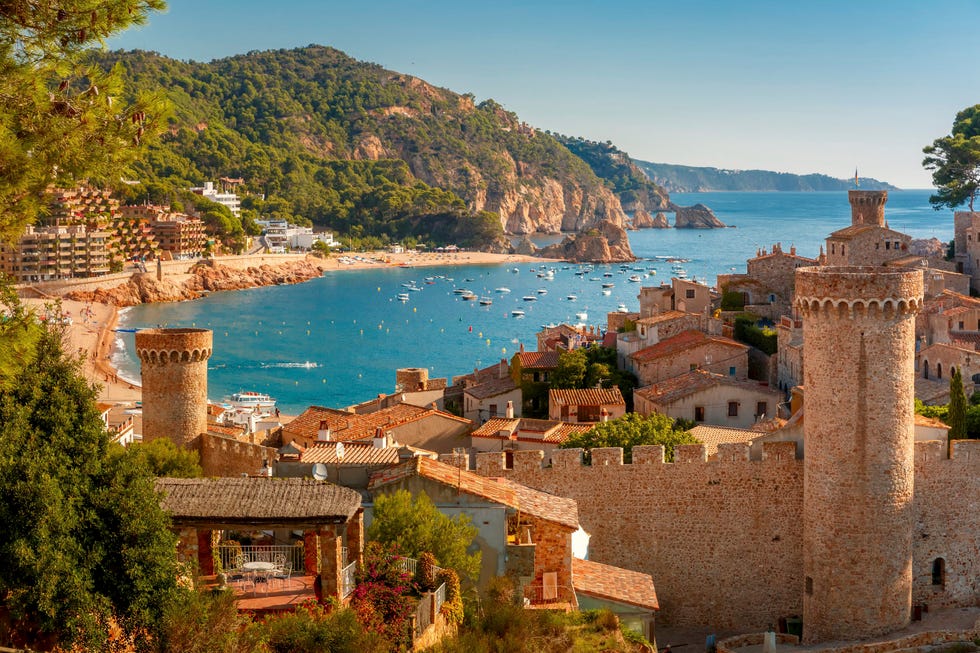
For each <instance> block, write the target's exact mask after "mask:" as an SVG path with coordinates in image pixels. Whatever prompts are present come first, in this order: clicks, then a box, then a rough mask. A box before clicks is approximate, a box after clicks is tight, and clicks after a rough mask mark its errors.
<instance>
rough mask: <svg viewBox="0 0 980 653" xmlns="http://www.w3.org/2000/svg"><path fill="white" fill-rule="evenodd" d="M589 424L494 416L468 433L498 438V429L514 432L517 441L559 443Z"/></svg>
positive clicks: (586, 427) (475, 435)
mask: <svg viewBox="0 0 980 653" xmlns="http://www.w3.org/2000/svg"><path fill="white" fill-rule="evenodd" d="M591 428H592V425H591V424H572V423H569V422H562V421H560V420H544V419H529V418H525V417H521V418H515V419H506V418H502V417H495V418H493V419H490V420H488V421H487V422H486V423H485V424H483V426H481V427H480V428H478V429H477V430H475V431H473V432H472V433H471V434H470V435H471V436H472V437H474V438H497V439H499V438H500V435H499V433H500V431H502V430H508V431H513V432H516V434H517V438H516V439H517V440H518V441H519V442H549V443H554V444H561V443H562V442H564V441H565V440H567V439H568V437H569V436H570V435H572V434H573V433H584V432H585V431H588V430H589V429H591Z"/></svg>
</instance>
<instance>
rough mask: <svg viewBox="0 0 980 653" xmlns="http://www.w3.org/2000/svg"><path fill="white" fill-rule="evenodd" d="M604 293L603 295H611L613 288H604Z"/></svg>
mask: <svg viewBox="0 0 980 653" xmlns="http://www.w3.org/2000/svg"><path fill="white" fill-rule="evenodd" d="M602 294H603V295H611V294H612V290H610V289H609V288H603V289H602Z"/></svg>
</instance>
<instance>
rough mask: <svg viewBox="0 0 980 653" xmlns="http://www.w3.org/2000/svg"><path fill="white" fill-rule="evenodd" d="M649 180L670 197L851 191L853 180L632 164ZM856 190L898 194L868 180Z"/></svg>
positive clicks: (638, 162)
mask: <svg viewBox="0 0 980 653" xmlns="http://www.w3.org/2000/svg"><path fill="white" fill-rule="evenodd" d="M636 165H637V166H639V167H640V169H641V170H643V171H644V172H645V173H646V174H647V175H649V177H650V179H652V180H653V181H654V182H656V183H657V184H659V185H661V186H663V187H664V188H666V189H667V190H668V191H669V192H671V193H685V192H707V191H817V190H848V189H850V188H854V179H835V178H834V177H829V176H827V175H819V174H812V175H794V174H790V173H788V172H772V171H770V170H722V169H719V168H696V167H692V166H679V165H672V164H670V163H649V162H647V161H639V160H637V161H636ZM860 187H861V188H864V189H867V190H898V188H896V187H895V186H892V185H891V184H888V183H885V182H883V181H878V180H877V179H871V178H867V177H861V178H860Z"/></svg>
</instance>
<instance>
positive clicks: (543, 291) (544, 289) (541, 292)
mask: <svg viewBox="0 0 980 653" xmlns="http://www.w3.org/2000/svg"><path fill="white" fill-rule="evenodd" d="M538 294H539V295H547V294H548V289H547V288H538Z"/></svg>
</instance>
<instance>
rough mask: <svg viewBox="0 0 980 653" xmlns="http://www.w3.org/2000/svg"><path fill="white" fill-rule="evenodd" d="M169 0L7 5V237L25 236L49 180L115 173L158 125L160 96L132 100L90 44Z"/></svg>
mask: <svg viewBox="0 0 980 653" xmlns="http://www.w3.org/2000/svg"><path fill="white" fill-rule="evenodd" d="M164 7H165V4H164V2H163V0H105V2H98V3H92V2H86V1H83V0H57V1H55V2H50V3H44V4H38V3H37V2H34V0H9V1H6V2H3V3H0V97H2V98H3V110H2V111H0V216H2V218H0V236H2V237H6V238H13V237H16V236H18V235H19V234H20V233H21V232H22V231H23V228H24V226H25V225H27V224H28V223H30V222H31V221H32V220H33V218H34V217H35V216H36V215H37V212H38V210H39V209H40V201H41V197H42V195H43V191H44V189H45V188H46V187H47V186H48V185H49V184H50V183H52V182H66V183H70V180H73V179H74V180H77V179H79V178H82V177H88V178H90V179H93V180H94V179H103V180H105V179H109V178H118V176H119V172H120V169H121V167H122V166H124V165H125V164H126V163H127V162H129V161H131V160H132V159H133V157H134V156H135V154H136V153H137V151H138V150H139V147H140V145H141V144H142V143H143V142H144V141H145V140H147V139H149V138H150V136H151V135H152V134H154V133H155V132H157V131H158V130H159V129H160V127H161V121H162V120H163V119H164V115H163V112H161V111H160V106H159V103H158V101H157V100H156V99H155V98H154V97H152V96H151V95H150V94H142V95H140V96H138V97H137V98H136V100H135V101H133V102H131V103H127V102H125V101H124V100H123V98H122V97H121V94H122V87H121V84H120V76H119V73H118V71H114V70H113V71H106V70H104V69H102V68H100V67H98V66H93V65H89V64H87V63H86V62H85V61H84V59H85V57H84V53H85V51H86V50H87V49H88V48H91V47H92V46H93V45H98V44H100V43H104V42H105V39H107V38H108V37H110V36H112V35H113V34H115V33H117V32H119V31H121V30H124V29H126V28H127V27H129V26H131V25H134V24H142V23H144V22H145V21H146V18H147V16H148V14H149V13H150V12H151V11H155V10H160V9H163V8H164Z"/></svg>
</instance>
